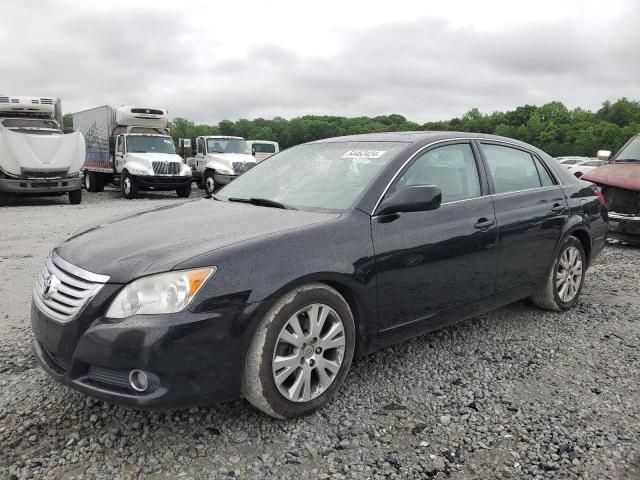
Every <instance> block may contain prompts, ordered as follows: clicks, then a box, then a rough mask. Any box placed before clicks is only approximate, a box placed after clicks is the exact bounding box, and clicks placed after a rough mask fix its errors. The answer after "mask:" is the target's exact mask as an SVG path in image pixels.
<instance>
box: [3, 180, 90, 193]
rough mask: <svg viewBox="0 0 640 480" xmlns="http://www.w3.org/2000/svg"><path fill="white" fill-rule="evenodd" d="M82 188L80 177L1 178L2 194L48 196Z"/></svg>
mask: <svg viewBox="0 0 640 480" xmlns="http://www.w3.org/2000/svg"><path fill="white" fill-rule="evenodd" d="M81 188H82V178H80V177H79V176H78V177H67V178H56V179H27V178H25V179H22V178H15V179H14V178H0V192H10V193H29V194H40V195H47V194H49V193H60V192H72V191H74V190H80V189H81Z"/></svg>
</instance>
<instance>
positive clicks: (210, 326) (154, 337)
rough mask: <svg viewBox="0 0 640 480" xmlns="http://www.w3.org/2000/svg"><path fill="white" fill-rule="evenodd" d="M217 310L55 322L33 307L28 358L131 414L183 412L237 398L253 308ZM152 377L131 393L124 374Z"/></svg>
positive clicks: (110, 291)
mask: <svg viewBox="0 0 640 480" xmlns="http://www.w3.org/2000/svg"><path fill="white" fill-rule="evenodd" d="M119 288H120V287H119V286H116V285H111V284H107V285H105V288H103V289H102V290H101V292H100V293H99V294H98V296H99V298H98V297H96V299H95V301H94V302H91V303H92V304H102V305H105V308H106V305H108V304H109V303H110V301H111V299H112V298H113V296H114V295H115V293H116V292H117V290H118V289H119ZM233 303H234V302H231V304H228V305H227V306H224V305H221V306H220V307H219V308H218V309H217V310H216V311H215V312H207V313H192V312H189V311H185V312H181V313H179V314H175V315H139V316H134V317H131V318H128V319H124V320H121V321H112V320H108V319H105V318H104V317H102V316H100V315H98V311H97V310H96V309H95V308H91V305H89V307H88V308H87V309H86V310H85V311H84V312H83V313H82V314H81V315H80V316H79V317H78V318H76V319H74V320H71V321H70V322H68V323H60V322H57V321H55V320H52V319H51V318H48V317H47V316H46V315H44V314H43V313H42V312H41V311H40V310H39V309H38V307H37V306H36V305H35V304H33V305H32V308H31V323H32V328H33V333H34V337H35V338H34V341H33V352H34V354H35V356H36V358H37V360H38V362H39V364H40V365H41V366H42V368H43V369H44V370H45V371H46V372H47V373H48V374H49V375H50V376H51V377H53V378H54V379H55V380H57V381H58V382H60V383H62V384H64V385H67V386H69V387H71V388H74V389H75V390H78V391H80V392H82V393H85V394H87V395H90V396H92V397H95V398H99V399H101V400H105V401H107V402H112V403H118V404H124V405H130V406H134V407H137V408H183V407H188V406H193V405H206V404H211V403H216V402H220V401H225V400H231V399H236V398H239V397H240V395H241V385H242V375H243V369H244V361H245V354H246V351H247V349H248V347H249V343H250V341H251V337H252V328H254V327H255V325H256V320H257V319H259V318H261V315H262V314H263V313H264V312H262V306H263V304H261V303H253V304H238V303H236V304H233ZM132 369H139V370H143V371H145V372H148V373H150V374H151V376H152V377H154V378H155V379H157V383H156V384H155V388H153V389H151V390H150V391H147V392H143V393H140V392H136V391H135V390H134V389H133V388H131V387H130V385H128V376H129V372H130V371H131V370H132Z"/></svg>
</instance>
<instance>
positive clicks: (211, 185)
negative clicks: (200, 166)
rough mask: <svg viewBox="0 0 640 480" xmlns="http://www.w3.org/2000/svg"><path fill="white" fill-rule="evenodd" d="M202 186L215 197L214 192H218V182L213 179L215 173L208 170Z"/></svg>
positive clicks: (203, 176) (204, 174) (203, 175)
mask: <svg viewBox="0 0 640 480" xmlns="http://www.w3.org/2000/svg"><path fill="white" fill-rule="evenodd" d="M202 186H203V187H204V191H205V192H206V193H207V195H209V196H211V195H213V192H215V191H216V181H215V179H214V178H213V171H211V170H207V171H206V172H204V173H203V174H202Z"/></svg>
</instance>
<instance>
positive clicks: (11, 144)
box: [0, 95, 85, 204]
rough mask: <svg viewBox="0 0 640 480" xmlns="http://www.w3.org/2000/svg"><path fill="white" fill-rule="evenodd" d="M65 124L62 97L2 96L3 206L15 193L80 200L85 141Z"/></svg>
mask: <svg viewBox="0 0 640 480" xmlns="http://www.w3.org/2000/svg"><path fill="white" fill-rule="evenodd" d="M62 128H63V127H62V111H61V107H60V99H58V98H53V97H23V96H12V95H0V204H4V203H6V201H7V199H8V197H9V195H11V194H19V195H67V194H68V195H69V201H70V203H72V204H78V203H80V202H81V201H82V179H81V178H80V170H81V169H82V164H83V163H84V154H85V146H84V139H83V137H82V134H80V133H69V134H64V133H63V132H62Z"/></svg>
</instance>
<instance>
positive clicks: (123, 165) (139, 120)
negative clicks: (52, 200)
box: [73, 105, 192, 199]
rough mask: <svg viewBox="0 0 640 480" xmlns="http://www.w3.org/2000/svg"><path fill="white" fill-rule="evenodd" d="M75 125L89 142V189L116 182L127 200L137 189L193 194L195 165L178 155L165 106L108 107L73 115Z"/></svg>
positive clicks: (86, 170) (86, 174)
mask: <svg viewBox="0 0 640 480" xmlns="http://www.w3.org/2000/svg"><path fill="white" fill-rule="evenodd" d="M73 128H74V129H75V130H78V131H80V132H82V133H83V134H84V137H85V141H86V144H87V159H86V162H85V165H84V184H85V187H86V189H87V190H88V191H89V192H101V191H102V190H104V186H105V184H108V183H113V184H114V185H119V186H120V187H121V188H122V192H123V194H124V196H125V197H126V198H129V199H131V198H135V197H136V196H137V195H138V191H139V190H164V191H167V190H175V191H176V193H177V194H178V196H179V197H188V196H190V195H191V181H192V178H191V169H190V168H189V167H188V166H187V165H186V164H185V163H184V161H183V160H182V158H180V156H178V155H177V154H176V151H175V147H174V145H173V139H172V138H171V136H170V135H169V119H168V116H167V111H166V110H164V109H160V108H146V107H145V108H141V107H132V106H117V107H115V106H109V105H106V106H103V107H97V108H92V109H91V110H85V111H82V112H78V113H74V114H73Z"/></svg>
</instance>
